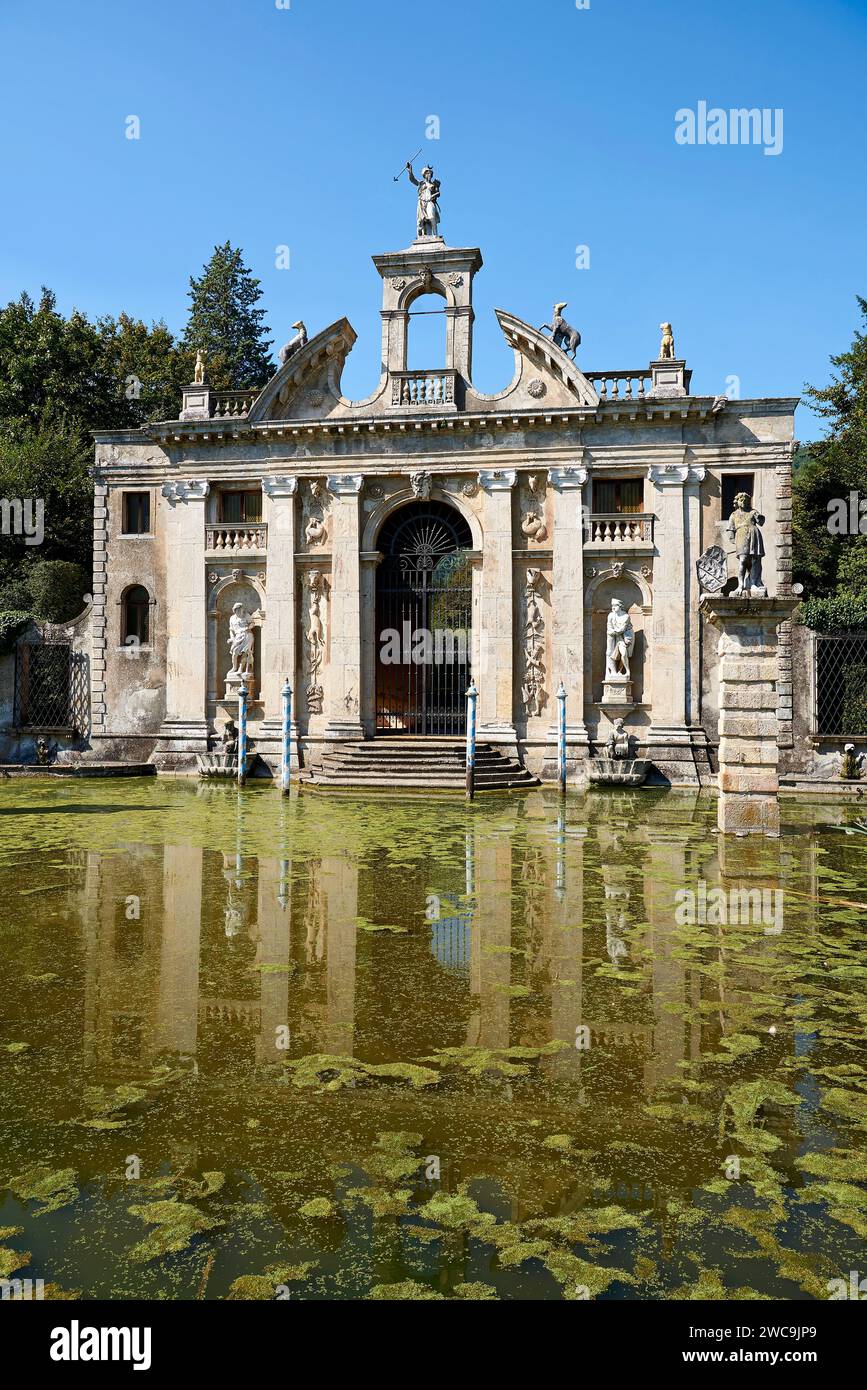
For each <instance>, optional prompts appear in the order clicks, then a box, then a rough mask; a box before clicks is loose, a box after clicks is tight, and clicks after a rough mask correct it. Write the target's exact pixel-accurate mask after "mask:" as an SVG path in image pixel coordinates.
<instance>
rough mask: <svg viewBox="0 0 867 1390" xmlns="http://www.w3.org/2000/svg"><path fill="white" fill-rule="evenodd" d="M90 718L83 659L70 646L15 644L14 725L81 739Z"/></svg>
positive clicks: (84, 656)
mask: <svg viewBox="0 0 867 1390" xmlns="http://www.w3.org/2000/svg"><path fill="white" fill-rule="evenodd" d="M89 718H90V700H89V682H88V678H87V657H86V655H85V654H84V652H76V651H74V650H73V648H72V643H71V642H64V641H43V642H19V643H18V646H17V647H16V649H15V723H16V726H17V727H18V728H19V729H33V730H37V729H44V730H54V731H56V732H60V731H63V732H66V733H72V734H76V735H78V736H81V735H82V734H85V733H86V732H87V728H88V724H89Z"/></svg>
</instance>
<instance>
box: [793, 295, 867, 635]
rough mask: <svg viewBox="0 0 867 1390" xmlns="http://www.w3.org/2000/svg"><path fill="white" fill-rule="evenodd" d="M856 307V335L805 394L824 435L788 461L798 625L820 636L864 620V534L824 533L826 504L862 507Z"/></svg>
mask: <svg viewBox="0 0 867 1390" xmlns="http://www.w3.org/2000/svg"><path fill="white" fill-rule="evenodd" d="M858 304H859V307H860V310H861V316H862V328H861V329H859V330H856V333H855V337H854V340H853V342H852V346H851V347H850V348H849V350H848V351H847V352H843V353H841V354H840V355H839V356H836V357H832V358H831V365H832V367H833V368H834V375H833V378H832V380H831V383H830V385H828V386H826V387H823V388H821V389H820V388H817V387H812V386H810V387H807V388H806V391H805V395H806V397H807V399H808V400H810V401H811V402H812V405H813V409H814V410H815V411H816V412H817V414H818V415H820V416H821V417H822V418H823V419H824V420H826V421H827V422H828V434H827V436H826V437H825V438H824V439H820V440H817V441H816V442H815V443H812V444H809V445H807V446H806V448H804V449H802V450H801V451H800V454H799V456H798V458H797V459H796V461H795V462H796V467H795V473H794V485H793V499H794V506H793V513H794V515H793V541H794V569H795V579H796V580H798V581H799V582H800V583H802V584H803V585H804V587H805V589H806V592H807V594H808V595H809V601H808V603H806V604H805V605H804V616H805V618H806V619H807V621H809V622H811V625H818V626H821V627H822V628H823V629H824V630H831V629H833V627H835V626H838V627H843V626H862V625H864V617H865V614H867V535H862V534H860V532H857V531H856V533H855V534H844V535H835V534H834V533H833V532H832V531H830V530H829V527H828V521H829V515H830V513H829V506H828V504H829V503H833V502H834V501H835V500H839V499H843V500H845V501H846V502H847V503H848V498H849V494H850V493H851V492H854V493H857V494H859V497H860V498H861V499H864V500H867V332H865V331H863V330H864V329H867V300H865V299H862V298H860V296H859V298H858ZM864 524H865V527H867V514H865V517H864ZM835 613H836V614H837V617H836V619H835V616H834V615H835Z"/></svg>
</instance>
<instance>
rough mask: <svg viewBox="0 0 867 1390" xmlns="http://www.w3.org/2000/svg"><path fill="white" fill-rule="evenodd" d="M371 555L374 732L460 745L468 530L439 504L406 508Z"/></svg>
mask: <svg viewBox="0 0 867 1390" xmlns="http://www.w3.org/2000/svg"><path fill="white" fill-rule="evenodd" d="M378 549H379V550H380V551H381V552H382V555H383V560H382V563H381V565H380V566H379V569H378V570H377V576H376V728H377V731H378V732H379V733H393V734H397V733H406V734H416V735H425V734H427V735H439V736H440V737H459V736H461V735H463V734H464V733H465V731H466V700H465V695H466V690H467V686H468V685H469V680H470V654H471V638H472V601H473V575H472V561H471V559H470V556H469V554H468V553H467V552H468V551H470V550H471V549H472V536H471V534H470V529H469V527H468V525H467V523H466V521H465V520H464V518H463V517H462V516H461V515H460V513H459V512H456V511H455V510H454V509H453V508H452V507H449V506H447V505H446V504H445V503H442V502H419V503H409V504H408V505H407V506H405V507H401V508H400V510H399V511H397V512H395V513H394V515H393V516H391V517H390V518H389V519H388V521H386V523H385V525H384V526H383V528H382V530H381V532H380V534H379V541H378Z"/></svg>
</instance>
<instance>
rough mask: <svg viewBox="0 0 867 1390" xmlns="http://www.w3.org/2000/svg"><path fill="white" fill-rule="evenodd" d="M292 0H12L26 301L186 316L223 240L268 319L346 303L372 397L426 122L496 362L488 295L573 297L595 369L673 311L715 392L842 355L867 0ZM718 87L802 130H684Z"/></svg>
mask: <svg viewBox="0 0 867 1390" xmlns="http://www.w3.org/2000/svg"><path fill="white" fill-rule="evenodd" d="M279 3H281V0H174V3H169V2H168V0H147V3H142V0H137V3H133V0H79V3H76V4H74V5H73V4H69V3H68V0H41V3H39V4H34V3H33V0H2V4H0V43H2V52H3V83H2V87H0V132H2V135H0V139H2V156H3V171H4V178H3V189H4V193H5V195H6V196H5V198H4V203H5V210H4V215H3V216H2V218H0V297H2V300H3V302H5V301H6V300H8V299H11V298H16V297H17V296H18V295H19V294H20V292H21V291H22V290H23V289H27V290H29V291H30V293H31V294H34V295H35V294H37V293H38V290H39V287H40V285H41V284H43V283H44V284H47V285H49V286H51V287H52V288H53V289H54V290H55V291H56V293H57V295H58V300H59V304H60V307H61V308H62V309H63V310H64V311H67V310H69V309H70V308H71V307H72V306H73V305H76V306H78V307H79V308H81V309H83V310H84V311H85V312H87V313H89V314H91V315H96V314H100V313H108V312H112V313H117V312H119V311H121V310H126V311H128V312H130V313H133V314H136V315H138V316H140V317H142V318H145V319H148V320H150V319H153V318H165V320H166V322H167V323H168V324H169V326H170V327H171V328H172V329H174V330H180V329H182V327H183V323H184V318H185V312H186V304H187V300H186V292H187V289H188V280H189V275H190V274H191V273H198V271H199V270H200V268H201V266H202V264H203V262H204V261H205V260H206V259H207V257H208V256H209V254H210V252H211V250H212V248H213V246H214V244H215V243H216V242H222V241H225V240H226V239H229V240H231V241H232V242H233V243H234V244H236V245H240V246H241V247H243V249H244V253H245V256H246V259H247V261H248V264H250V266H251V268H252V269H253V270H254V272H255V273H256V274H257V275H258V276H259V277H260V278H261V280H262V283H263V288H264V294H265V299H264V304H265V307H266V308H267V311H268V316H269V322H270V325H271V328H272V331H273V335H274V338H275V340H276V345H279V344H280V343H281V342H283V341H285V339H286V338H287V337H288V336H289V335H290V325H291V324H292V322H293V321H294V320H295V319H297V318H299V317H301V318H303V319H304V320H305V322H306V323H307V326H308V329H309V330H310V332H311V334H312V333H313V332H315V331H317V330H318V329H319V328H321V327H324V326H325V325H327V324H329V323H331V322H333V320H334V319H336V318H338V317H340V316H341V315H342V314H345V315H346V316H347V317H348V318H349V319H350V321H351V323H352V324H353V326H354V328H355V330H356V332H357V333H358V343H357V344H356V347H355V348H354V350H353V352H352V354H351V355H350V358H349V361H348V363H347V368H346V373H345V376H344V385H345V388H346V390H347V392H348V394H350V395H352V396H353V397H356V398H357V397H361V396H364V395H366V394H367V393H368V392H369V391H370V390H371V389H372V387H373V385H374V384H375V382H376V380H377V378H378V375H379V355H380V326H379V314H378V310H379V303H380V281H379V277H378V275H377V274H376V271H375V270H374V267H373V266H372V264H371V262H370V256H371V255H372V254H373V253H375V252H378V251H386V250H393V249H396V248H399V247H403V246H406V245H408V244H409V242H410V241H411V240H412V237H413V236H414V210H415V201H414V192H413V191H412V190H410V188H409V186H408V184H407V182H406V180H405V179H403V180H402V181H401V182H399V183H394V182H393V175H394V174H395V173H396V172H397V171H398V169H399V168H400V167H401V165H402V164H403V163H404V161H405V160H406V158H407V157H408V156H409V155H411V154H413V152H414V151H415V150H417V149H418V148H419V146H423V147H424V148H423V158H424V159H427V160H429V161H430V162H432V163H433V164H434V167H435V169H436V172H437V174H438V176H439V177H440V178H441V180H442V199H441V206H442V212H443V225H442V230H443V233H444V235H445V237H446V240H447V241H448V242H449V243H450V244H451V245H455V246H479V247H481V249H482V253H483V256H484V258H485V265H484V268H483V269H482V271H481V272H480V274H479V275H478V277H477V280H476V312H477V325H476V346H475V358H476V360H475V377H476V384H477V385H478V386H479V387H480V388H481V389H483V390H488V391H491V390H496V389H498V388H500V387H502V386H504V385H505V384H506V383H507V381H508V380H509V379H510V377H511V370H512V358H511V353H510V352H509V351H508V350H507V348H506V345H505V342H504V340H503V338H502V336H501V334H500V331H499V328H498V327H497V324H496V321H495V319H494V316H493V309H494V307H495V306H496V307H501V308H506V309H508V310H510V311H511V312H513V313H516V314H517V315H519V316H520V317H521V318H524V319H527V320H528V321H530V322H532V323H535V324H540V323H542V322H544V321H546V320H548V318H549V314H550V308H551V305H552V303H553V302H554V300H563V299H565V300H568V302H569V308H568V310H567V317H568V318H569V319H570V321H572V322H573V323H575V324H576V326H577V327H578V328H580V330H581V333H582V336H583V345H582V347H581V349H580V351H579V359H578V360H579V363H580V364H582V365H584V367H585V368H587V369H596V370H599V369H615V368H620V367H623V368H634V367H638V366H642V365H645V364H646V363H647V361H648V360H649V359H650V358H651V357H652V356H655V354H656V352H657V350H658V346H659V332H658V327H657V326H658V324H659V323H660V321H661V320H663V319H670V320H671V322H672V323H673V324H674V328H675V334H676V344H677V348H678V352H679V353H680V354H682V355H684V356H685V357H686V358H687V361H688V363H689V365H690V366H691V367H692V368H693V372H694V376H693V385H694V388H695V389H696V390H697V391H700V392H702V393H704V392H708V393H710V392H713V393H715V392H717V391H722V390H724V389H725V386H726V381H727V378H729V377H731V376H736V377H738V378H739V380H740V394H741V395H743V396H762V395H797V394H799V392H800V390H801V388H802V385H803V383H804V382H805V381H812V382H814V383H823V382H824V381H825V380H826V379H827V377H828V371H829V369H828V361H827V359H828V356H829V354H830V353H832V352H839V351H841V350H843V349H844V348H845V347H846V346H847V345H848V344H849V342H850V340H851V337H852V334H853V330H854V328H855V326H856V323H857V305H856V303H855V295H856V294H857V293H861V294H862V295H865V296H867V267H865V261H867V258H865V238H867V179H865V161H864V148H865V144H867V120H865V114H864V100H863V79H864V72H865V67H867V64H865V58H867V51H865V50H867V0H821V2H820V3H819V2H818V0H811V2H810V3H805V0H728V3H726V4H722V5H721V4H714V3H710V2H709V0H694V3H692V4H683V5H681V4H674V3H657V4H651V3H648V0H643V3H642V2H641V0H590V4H589V8H586V9H578V8H577V7H576V4H575V0H535V3H530V0H524V2H523V3H519V0H461V3H458V0H438V3H432V4H427V5H419V4H413V3H411V0H400V2H399V0H368V2H367V3H364V0H291V4H290V6H289V8H285V9H284V8H278V4H279ZM282 3H285V0H282ZM700 101H705V102H707V104H708V106H709V107H721V108H724V109H729V108H731V107H759V108H765V107H767V108H770V109H776V108H782V110H783V113H784V118H783V120H784V124H783V132H784V139H783V150H782V153H781V154H779V155H778V156H769V155H765V154H764V152H763V149H762V148H761V146H753V145H725V146H711V145H692V146H687V145H680V144H678V143H677V142H676V141H675V138H674V133H675V113H676V111H678V110H679V109H682V108H692V109H696V108H697V105H698V103H699V102H700ZM130 115H136V116H138V117H139V119H140V122H141V138H140V139H139V140H128V139H127V138H126V135H125V122H126V118H127V117H128V116H130ZM432 115H434V116H437V117H438V118H439V130H440V138H439V139H438V140H428V139H426V121H427V118H428V117H429V116H432ZM421 162H423V161H422V160H420V161H419V162H418V163H419V164H421ZM417 167H418V165H417ZM281 245H288V246H289V248H290V253H291V268H290V269H289V270H278V269H277V268H276V266H275V257H276V248H277V247H278V246H281ZM579 245H580V246H588V247H589V249H590V268H589V269H586V270H578V269H576V266H575V260H576V256H575V248H576V246H579ZM419 322H420V321H417V323H419ZM798 426H799V433H800V435H801V437H802V438H805V439H806V438H809V437H810V436H811V434H814V433H816V431H817V426H816V424H815V422H814V421H813V420H812V418H811V417H810V416H809V415H808V414H807V412H806V411H803V410H802V412H801V418H800V419H799V422H798Z"/></svg>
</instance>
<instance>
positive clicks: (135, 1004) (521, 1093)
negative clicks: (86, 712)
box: [0, 779, 867, 1300]
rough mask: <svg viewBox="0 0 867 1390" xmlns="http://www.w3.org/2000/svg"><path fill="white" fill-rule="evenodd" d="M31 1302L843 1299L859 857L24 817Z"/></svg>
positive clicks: (856, 1167)
mask: <svg viewBox="0 0 867 1390" xmlns="http://www.w3.org/2000/svg"><path fill="white" fill-rule="evenodd" d="M0 798H2V799H0V952H2V966H3V970H2V977H3V991H2V1006H0V1078H2V1092H0V1094H2V1103H0V1195H2V1209H0V1277H2V1278H4V1279H7V1280H14V1279H20V1280H26V1279H30V1280H34V1281H35V1280H42V1281H43V1284H42V1286H41V1288H42V1290H43V1291H44V1296H45V1297H46V1298H52V1297H54V1298H63V1297H80V1298H82V1299H132V1298H144V1299H207V1300H216V1299H227V1298H228V1299H282V1298H293V1299H318V1300H335V1299H350V1298H361V1299H439V1298H444V1299H534V1300H543V1299H587V1298H594V1299H605V1300H614V1299H642V1300H657V1299H671V1298H677V1299H713V1298H721V1297H725V1298H729V1299H731V1298H737V1299H758V1298H773V1299H784V1300H788V1299H808V1300H809V1299H827V1298H829V1296H831V1295H830V1290H831V1289H832V1288H833V1287H834V1286H833V1283H832V1282H831V1281H834V1280H837V1279H841V1278H842V1279H845V1280H848V1278H849V1271H850V1270H857V1269H859V1268H860V1269H863V1268H864V1260H865V1253H864V1237H865V1235H867V1210H865V1204H867V1191H865V1186H864V1179H865V1177H867V1160H865V1137H867V1136H865V1129H867V1071H865V1059H864V1034H865V1022H867V1006H865V982H867V963H865V960H864V953H863V939H864V923H865V920H867V834H865V833H864V830H863V829H862V828H861V827H859V825H858V821H857V817H858V811H857V808H856V807H855V806H853V805H852V804H841V803H826V804H824V805H822V804H807V803H803V802H796V801H794V800H787V801H785V802H784V803H783V832H782V834H781V836H780V838H779V839H777V840H767V839H756V840H749V841H747V840H737V839H731V838H727V839H722V838H721V837H720V836H719V835H718V834H717V832H716V826H715V820H716V805H715V800H714V798H713V797H712V796H706V795H699V794H696V795H693V794H687V793H678V792H673V791H672V792H665V791H659V792H656V791H642V792H610V793H609V792H606V791H598V792H593V793H591V794H589V795H586V796H581V795H578V794H575V795H572V794H570V795H568V796H566V797H565V798H562V799H561V798H560V797H559V796H558V795H557V794H556V792H553V791H548V790H543V791H534V792H530V793H528V794H525V795H522V796H511V797H496V798H478V799H477V800H476V802H475V803H473V804H472V805H468V804H466V803H465V802H464V801H463V800H461V799H458V798H451V797H448V796H441V797H437V798H435V799H425V798H422V797H415V798H411V797H407V798H406V799H399V800H398V799H394V800H393V799H386V798H381V797H366V796H361V795H359V796H358V797H355V796H334V795H327V794H322V793H313V792H304V791H301V792H298V791H293V793H292V795H291V796H290V797H289V798H281V797H280V796H279V794H278V793H277V792H276V791H275V790H274V789H273V788H270V787H256V786H252V787H249V788H247V789H245V790H244V791H243V792H242V793H240V794H239V793H238V792H237V791H236V790H235V789H234V788H226V787H219V786H208V785H199V784H195V783H187V782H183V781H175V780H168V779H165V780H164V779H160V780H156V779H148V780H140V781H139V780H135V781H133V780H126V781H123V782H113V781H90V780H88V781H77V780H68V781H63V782H58V781H57V780H48V779H45V780H42V779H28V780H27V781H23V780H22V781H11V782H7V783H6V784H5V785H4V786H3V790H2V794H0Z"/></svg>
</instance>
